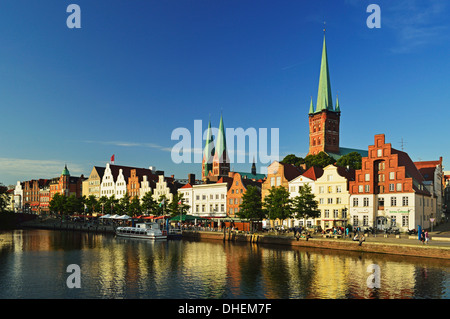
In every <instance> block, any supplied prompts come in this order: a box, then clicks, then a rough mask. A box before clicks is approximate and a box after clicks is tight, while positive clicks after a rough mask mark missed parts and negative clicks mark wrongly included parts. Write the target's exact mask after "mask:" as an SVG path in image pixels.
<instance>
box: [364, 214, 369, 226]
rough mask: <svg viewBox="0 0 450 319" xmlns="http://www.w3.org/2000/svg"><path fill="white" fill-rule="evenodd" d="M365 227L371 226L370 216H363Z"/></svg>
mask: <svg viewBox="0 0 450 319" xmlns="http://www.w3.org/2000/svg"><path fill="white" fill-rule="evenodd" d="M363 226H369V216H367V215H364V216H363Z"/></svg>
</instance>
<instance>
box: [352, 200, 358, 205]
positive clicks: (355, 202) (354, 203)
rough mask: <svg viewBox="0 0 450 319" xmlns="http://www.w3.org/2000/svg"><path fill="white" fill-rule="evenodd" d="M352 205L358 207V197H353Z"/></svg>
mask: <svg viewBox="0 0 450 319" xmlns="http://www.w3.org/2000/svg"><path fill="white" fill-rule="evenodd" d="M353 207H358V198H353Z"/></svg>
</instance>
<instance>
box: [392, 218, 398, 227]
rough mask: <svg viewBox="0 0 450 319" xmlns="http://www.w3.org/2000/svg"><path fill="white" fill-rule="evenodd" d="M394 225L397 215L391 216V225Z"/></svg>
mask: <svg viewBox="0 0 450 319" xmlns="http://www.w3.org/2000/svg"><path fill="white" fill-rule="evenodd" d="M396 226H397V217H396V216H392V219H391V227H396Z"/></svg>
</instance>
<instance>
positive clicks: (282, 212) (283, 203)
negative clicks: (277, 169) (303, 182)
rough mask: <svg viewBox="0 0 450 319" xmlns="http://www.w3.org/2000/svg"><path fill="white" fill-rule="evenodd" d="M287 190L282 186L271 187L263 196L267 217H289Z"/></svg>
mask: <svg viewBox="0 0 450 319" xmlns="http://www.w3.org/2000/svg"><path fill="white" fill-rule="evenodd" d="M291 204H292V203H291V200H290V198H289V192H288V191H287V189H286V188H284V187H283V186H278V187H272V188H271V189H270V190H269V194H268V195H267V196H266V197H265V198H264V204H263V205H264V208H265V211H266V214H268V216H269V219H281V220H284V219H286V218H289V217H291V215H292V206H291Z"/></svg>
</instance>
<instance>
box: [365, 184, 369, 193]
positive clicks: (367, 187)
mask: <svg viewBox="0 0 450 319" xmlns="http://www.w3.org/2000/svg"><path fill="white" fill-rule="evenodd" d="M364 190H365V192H366V193H369V192H370V185H366V186H364Z"/></svg>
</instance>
